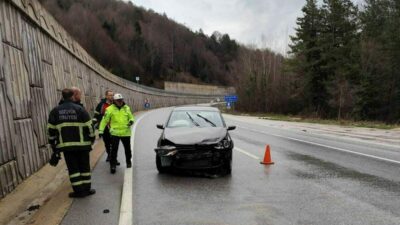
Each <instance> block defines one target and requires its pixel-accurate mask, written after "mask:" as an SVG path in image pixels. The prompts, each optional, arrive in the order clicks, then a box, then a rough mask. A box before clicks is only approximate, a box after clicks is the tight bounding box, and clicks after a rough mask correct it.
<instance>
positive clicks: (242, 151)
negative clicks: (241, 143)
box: [234, 147, 260, 160]
mask: <svg viewBox="0 0 400 225" xmlns="http://www.w3.org/2000/svg"><path fill="white" fill-rule="evenodd" d="M234 150H235V151H237V152H240V153H243V154H245V155H247V156H249V157H250V158H253V159H256V160H260V158H259V157H257V156H255V155H253V154H251V153H249V152H246V151H245V150H243V149H241V148H238V147H235V148H234Z"/></svg>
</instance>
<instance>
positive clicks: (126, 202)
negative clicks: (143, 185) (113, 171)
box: [118, 113, 149, 225]
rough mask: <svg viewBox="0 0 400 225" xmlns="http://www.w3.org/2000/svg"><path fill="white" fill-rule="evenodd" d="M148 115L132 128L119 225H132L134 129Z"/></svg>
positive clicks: (136, 122)
mask: <svg viewBox="0 0 400 225" xmlns="http://www.w3.org/2000/svg"><path fill="white" fill-rule="evenodd" d="M148 114H149V113H145V114H144V115H143V116H141V117H140V118H139V119H137V120H136V121H135V124H134V125H133V128H132V133H133V135H132V137H131V151H132V167H131V168H126V169H125V175H124V186H123V188H122V197H121V207H120V212H119V222H118V224H119V225H132V224H133V223H132V222H133V215H132V214H133V193H132V192H133V173H132V168H133V156H134V152H135V151H134V150H135V134H136V127H137V125H138V124H139V122H140V120H141V119H143V118H144V117H145V116H147V115H148Z"/></svg>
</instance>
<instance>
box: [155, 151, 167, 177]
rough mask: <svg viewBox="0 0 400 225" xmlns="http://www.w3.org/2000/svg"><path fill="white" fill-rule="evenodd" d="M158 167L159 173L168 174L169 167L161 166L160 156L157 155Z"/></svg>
mask: <svg viewBox="0 0 400 225" xmlns="http://www.w3.org/2000/svg"><path fill="white" fill-rule="evenodd" d="M156 166H157V170H158V172H159V173H166V172H168V167H163V166H162V165H161V158H160V156H158V155H156Z"/></svg>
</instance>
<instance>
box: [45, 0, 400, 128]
mask: <svg viewBox="0 0 400 225" xmlns="http://www.w3.org/2000/svg"><path fill="white" fill-rule="evenodd" d="M40 2H41V3H42V4H43V5H44V6H45V7H46V8H47V9H48V10H49V11H50V13H51V14H52V15H53V16H54V17H55V18H56V19H57V20H58V21H59V22H60V23H61V24H62V25H63V26H64V27H65V29H66V30H67V31H68V32H69V33H70V34H71V35H72V36H73V37H74V38H75V39H76V40H77V41H78V42H79V43H80V44H81V45H82V46H83V47H84V48H85V49H86V50H87V51H88V52H89V54H91V55H92V56H93V57H94V58H95V59H96V60H98V61H99V62H100V63H101V64H102V65H103V66H104V67H105V68H107V69H108V70H110V71H111V72H112V73H114V74H116V75H118V76H121V77H123V78H126V79H129V80H134V78H135V76H138V75H139V76H140V78H141V81H142V82H143V83H144V84H145V85H149V86H153V87H158V88H162V87H163V81H179V82H188V83H197V84H205V83H207V84H216V85H232V86H235V88H236V90H237V94H238V96H239V102H238V103H237V104H236V109H237V110H240V111H247V112H268V113H283V114H292V115H301V116H305V117H317V118H335V119H355V120H380V121H386V122H391V123H393V122H395V123H396V122H397V123H399V122H400V35H399V34H400V1H398V0H365V2H364V4H363V5H362V6H361V7H360V8H358V7H357V6H355V5H354V4H353V3H352V1H351V0H323V1H318V0H306V1H305V5H304V7H303V9H302V12H303V15H302V16H301V17H299V18H298V19H297V27H296V34H295V35H294V36H292V37H291V43H290V49H291V50H290V52H289V56H288V57H287V58H285V57H283V56H282V55H281V54H279V53H275V52H273V51H271V50H269V49H259V48H256V47H251V46H244V45H242V44H240V43H237V42H236V41H235V40H233V39H231V38H230V37H229V35H228V34H221V33H219V32H218V31H216V32H214V33H213V34H212V35H211V36H208V35H206V34H204V33H203V32H202V31H201V30H199V31H192V30H190V29H189V28H187V27H185V26H183V25H181V24H179V23H176V22H175V21H173V20H171V19H169V18H168V16H167V15H165V14H164V15H160V14H158V13H155V12H154V11H152V10H145V9H143V8H141V7H137V6H135V5H134V4H132V3H131V2H124V1H120V0H40ZM282 38H284V37H282ZM267 44H268V43H267Z"/></svg>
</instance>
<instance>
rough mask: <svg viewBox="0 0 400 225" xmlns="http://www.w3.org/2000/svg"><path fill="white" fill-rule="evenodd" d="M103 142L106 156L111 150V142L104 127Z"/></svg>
mask: <svg viewBox="0 0 400 225" xmlns="http://www.w3.org/2000/svg"><path fill="white" fill-rule="evenodd" d="M103 141H104V145H105V147H106V152H107V154H108V155H110V154H111V149H112V140H111V134H110V129H109V128H108V127H106V128H105V129H104V133H103Z"/></svg>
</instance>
